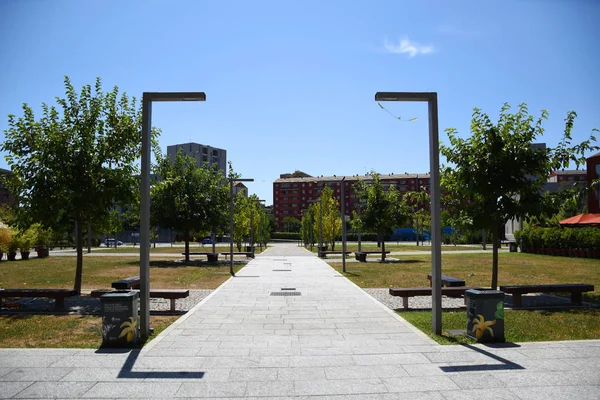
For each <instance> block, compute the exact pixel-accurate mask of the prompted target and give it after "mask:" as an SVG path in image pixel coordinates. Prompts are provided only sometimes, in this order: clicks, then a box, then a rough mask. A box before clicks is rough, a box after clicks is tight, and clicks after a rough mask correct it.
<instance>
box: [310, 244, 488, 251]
mask: <svg viewBox="0 0 600 400" xmlns="http://www.w3.org/2000/svg"><path fill="white" fill-rule="evenodd" d="M317 246H318V245H315V246H314V247H313V250H312V252H313V253H317ZM481 249H482V248H481V246H453V245H444V246H442V251H459V250H481ZM487 249H488V250H490V251H491V249H492V246H491V245H488V247H487ZM308 250H310V247H309V248H308ZM329 250H331V248H330V249H329ZM335 250H336V251H342V244H341V243H336V244H335ZM346 251H358V244H356V243H355V242H352V243H348V244H347V245H346ZM361 251H379V252H381V247H377V244H376V243H363V244H362V245H361ZM385 251H394V252H395V251H427V252H430V251H431V246H429V245H428V246H417V245H414V244H396V243H391V242H390V243H386V244H385Z"/></svg>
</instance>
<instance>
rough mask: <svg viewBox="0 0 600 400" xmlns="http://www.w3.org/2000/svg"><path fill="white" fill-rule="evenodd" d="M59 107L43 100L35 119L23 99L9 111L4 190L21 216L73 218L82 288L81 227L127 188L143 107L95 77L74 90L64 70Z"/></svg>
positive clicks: (47, 221) (52, 223) (57, 223)
mask: <svg viewBox="0 0 600 400" xmlns="http://www.w3.org/2000/svg"><path fill="white" fill-rule="evenodd" d="M64 84H65V91H66V94H65V97H64V98H59V97H57V98H56V102H57V103H58V108H57V107H55V106H48V105H47V104H45V103H42V107H41V108H42V116H41V118H39V119H37V120H36V118H35V116H34V113H33V111H32V109H31V108H30V107H29V106H28V105H27V104H23V106H22V109H23V116H21V117H18V118H17V117H15V116H14V115H9V116H8V125H9V128H8V129H7V130H6V131H5V137H6V140H5V141H4V142H3V143H2V146H1V150H2V151H5V152H7V153H8V155H7V156H6V161H7V162H8V164H9V165H10V167H11V170H12V172H13V174H14V175H13V178H14V179H11V180H10V182H9V186H10V190H11V191H12V193H14V194H15V195H16V197H17V198H18V202H19V213H20V214H21V216H22V218H21V219H27V220H28V221H29V223H32V222H34V221H36V222H41V223H42V224H43V225H44V226H47V227H51V228H55V230H56V231H57V232H60V231H62V232H65V231H68V230H70V228H66V226H70V227H72V226H73V225H74V226H75V244H76V248H77V267H76V272H75V282H74V288H75V290H76V291H77V293H80V292H81V279H82V272H83V251H82V248H83V239H82V238H83V230H85V229H86V226H87V223H88V222H91V223H97V222H98V221H101V220H103V219H105V218H106V217H107V215H108V212H109V209H111V208H112V206H113V204H114V203H115V202H116V203H122V204H124V203H127V202H128V201H129V199H130V198H131V196H132V191H131V188H132V187H133V184H132V182H133V181H135V176H136V173H137V167H136V164H135V161H136V159H137V158H138V157H139V154H140V146H141V112H140V109H139V107H138V106H137V105H136V101H135V98H132V99H130V98H129V97H128V96H127V95H126V94H122V95H119V90H118V88H117V87H116V86H115V87H114V89H113V90H112V91H110V92H106V93H105V92H103V91H102V85H101V81H100V78H98V79H97V80H96V83H95V86H94V87H93V88H92V87H91V86H90V85H86V86H84V87H83V88H82V90H81V93H80V94H77V92H76V91H75V89H74V87H73V85H72V84H71V81H70V80H69V78H68V77H65V80H64Z"/></svg>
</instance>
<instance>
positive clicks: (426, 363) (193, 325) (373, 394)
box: [0, 245, 600, 400]
mask: <svg viewBox="0 0 600 400" xmlns="http://www.w3.org/2000/svg"><path fill="white" fill-rule="evenodd" d="M282 289H283V290H282ZM282 293H285V294H286V295H281V294H282ZM273 294H277V295H273ZM291 294H294V295H291ZM0 381H1V382H0V398H12V397H14V398H115V399H116V398H119V399H121V398H122V399H131V398H232V399H233V398H261V399H265V398H272V399H288V398H295V399H320V400H325V399H326V400H331V399H340V400H341V399H367V400H369V399H470V398H477V399H488V398H506V399H538V398H539V399H542V398H543V399H563V398H565V399H566V398H577V399H598V398H600V341H578V342H552V343H524V344H508V345H505V346H496V347H489V346H482V345H475V346H439V345H437V344H435V343H434V342H433V341H431V340H430V339H429V338H428V337H427V336H425V335H424V334H422V333H421V332H419V331H417V330H415V329H414V328H413V327H412V326H411V325H410V324H408V323H407V322H405V321H404V320H402V319H401V318H399V317H397V316H396V315H395V314H394V313H393V312H392V311H390V310H389V309H387V308H385V307H384V306H382V305H381V304H380V303H378V302H377V301H375V300H374V299H372V298H371V297H370V296H368V295H367V294H366V293H365V292H364V291H362V290H361V289H359V288H358V287H357V286H355V285H354V284H352V283H351V282H350V281H348V280H347V279H345V278H343V277H341V276H340V275H339V274H338V273H337V272H335V271H334V270H333V269H331V268H330V267H329V266H328V265H327V264H326V263H325V262H324V261H322V260H319V259H318V258H317V257H315V256H313V255H311V254H310V253H309V252H307V251H306V250H304V249H301V248H298V247H296V246H295V245H287V246H286V245H278V246H276V247H273V248H270V249H269V250H268V251H266V252H265V253H264V254H263V255H261V256H258V257H257V258H256V259H255V260H253V261H252V262H250V263H249V264H248V265H247V266H246V267H245V268H243V269H242V270H241V271H240V273H239V274H238V276H237V277H235V278H232V279H230V280H228V281H227V282H226V283H225V284H224V285H222V286H221V287H220V288H219V289H218V290H216V291H215V292H213V293H212V294H211V295H210V296H209V297H207V298H206V299H205V300H204V301H203V302H201V303H200V304H198V305H197V306H196V307H194V308H193V309H192V310H191V311H190V312H189V313H187V314H186V315H185V316H183V317H182V318H181V319H179V320H178V321H177V322H176V323H174V324H173V325H172V326H171V327H169V329H167V330H166V331H164V332H163V333H162V334H161V335H159V336H158V337H157V338H156V339H154V340H153V341H152V342H151V343H149V344H148V345H147V346H146V347H145V348H144V349H143V350H142V351H141V352H140V351H124V352H120V351H96V350H77V349H75V350H69V349H57V350H49V349H33V350H10V349H8V350H0Z"/></svg>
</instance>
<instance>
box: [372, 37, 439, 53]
mask: <svg viewBox="0 0 600 400" xmlns="http://www.w3.org/2000/svg"><path fill="white" fill-rule="evenodd" d="M383 47H384V48H385V51H387V52H388V53H391V54H404V53H406V54H408V57H409V58H412V57H414V56H416V55H417V54H429V53H432V52H433V47H432V46H422V45H420V44H418V43H416V42H411V41H410V40H408V38H407V37H405V38H403V39H400V44H398V45H396V44H393V43H390V42H389V41H388V38H387V37H386V38H385V40H384V43H383Z"/></svg>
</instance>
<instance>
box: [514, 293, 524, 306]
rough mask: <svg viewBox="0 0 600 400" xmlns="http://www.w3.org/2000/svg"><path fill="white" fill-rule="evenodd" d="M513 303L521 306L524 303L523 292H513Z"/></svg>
mask: <svg viewBox="0 0 600 400" xmlns="http://www.w3.org/2000/svg"><path fill="white" fill-rule="evenodd" d="M512 302H513V305H515V306H518V307H521V306H522V305H523V296H522V295H521V293H513V295H512Z"/></svg>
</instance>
